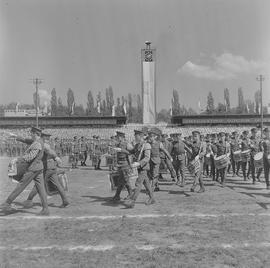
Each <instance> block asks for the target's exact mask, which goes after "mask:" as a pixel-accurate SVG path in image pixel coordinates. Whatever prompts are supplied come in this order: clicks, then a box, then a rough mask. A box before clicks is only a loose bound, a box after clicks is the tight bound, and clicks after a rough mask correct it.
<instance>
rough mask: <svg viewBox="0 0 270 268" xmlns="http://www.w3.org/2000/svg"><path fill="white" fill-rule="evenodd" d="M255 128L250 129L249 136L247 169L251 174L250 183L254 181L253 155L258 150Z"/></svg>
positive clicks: (258, 174)
mask: <svg viewBox="0 0 270 268" xmlns="http://www.w3.org/2000/svg"><path fill="white" fill-rule="evenodd" d="M256 135H257V128H252V129H251V137H250V168H249V170H250V171H251V176H252V183H253V184H255V183H256V177H255V173H256V168H255V163H254V156H255V155H256V153H258V152H259V151H260V140H259V139H258V138H257V136H256ZM260 173H261V169H260V170H259V171H258V173H257V180H258V181H259V177H260Z"/></svg>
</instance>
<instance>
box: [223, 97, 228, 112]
mask: <svg viewBox="0 0 270 268" xmlns="http://www.w3.org/2000/svg"><path fill="white" fill-rule="evenodd" d="M224 105H225V111H226V112H227V109H228V105H227V99H226V98H224Z"/></svg>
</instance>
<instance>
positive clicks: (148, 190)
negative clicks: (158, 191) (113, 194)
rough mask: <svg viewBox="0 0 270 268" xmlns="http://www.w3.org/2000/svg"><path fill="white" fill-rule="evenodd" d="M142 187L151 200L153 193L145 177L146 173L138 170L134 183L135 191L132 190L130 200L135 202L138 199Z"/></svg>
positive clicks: (146, 176)
mask: <svg viewBox="0 0 270 268" xmlns="http://www.w3.org/2000/svg"><path fill="white" fill-rule="evenodd" d="M142 185H144V187H145V189H146V193H147V194H148V195H149V197H150V198H153V191H152V188H151V184H150V181H149V178H148V175H147V171H146V170H138V178H137V180H136V182H135V189H134V190H133V194H132V196H131V199H132V200H133V201H136V199H137V198H138V196H139V194H140V192H141V189H142Z"/></svg>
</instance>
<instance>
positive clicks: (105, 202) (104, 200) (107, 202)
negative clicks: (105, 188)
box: [81, 195, 123, 207]
mask: <svg viewBox="0 0 270 268" xmlns="http://www.w3.org/2000/svg"><path fill="white" fill-rule="evenodd" d="M81 197H83V198H90V199H92V200H91V201H90V202H91V203H101V205H102V206H109V207H117V206H118V205H119V204H123V201H122V200H120V201H113V200H112V196H109V197H104V196H96V195H82V196H81Z"/></svg>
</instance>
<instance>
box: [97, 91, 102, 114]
mask: <svg viewBox="0 0 270 268" xmlns="http://www.w3.org/2000/svg"><path fill="white" fill-rule="evenodd" d="M96 100H97V106H96V111H97V114H101V105H102V103H101V92H100V91H99V92H98V94H97V98H96Z"/></svg>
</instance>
